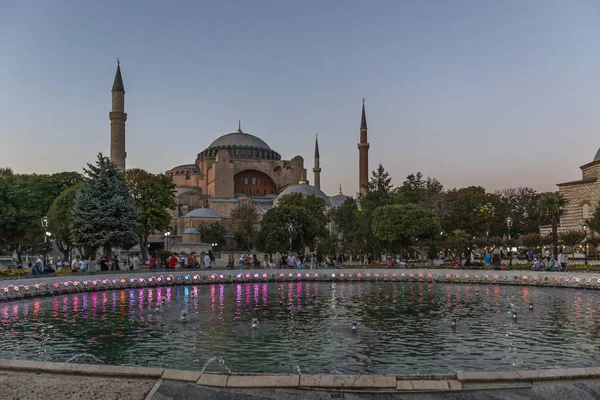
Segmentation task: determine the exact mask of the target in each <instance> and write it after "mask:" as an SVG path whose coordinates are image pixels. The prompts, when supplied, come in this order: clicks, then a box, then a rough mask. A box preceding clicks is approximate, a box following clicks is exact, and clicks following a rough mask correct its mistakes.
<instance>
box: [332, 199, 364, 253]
mask: <svg viewBox="0 0 600 400" xmlns="http://www.w3.org/2000/svg"><path fill="white" fill-rule="evenodd" d="M359 213H360V212H359V210H358V204H357V203H356V200H354V198H352V197H349V198H347V199H346V200H345V201H344V202H343V203H342V205H340V206H339V207H337V208H334V209H333V210H331V212H330V218H331V222H333V231H334V234H335V235H336V239H337V242H338V243H339V247H340V250H341V251H342V252H350V253H358V252H359V251H360V248H359V246H360V245H359V244H358V242H359V235H358V234H357V223H358V215H359Z"/></svg>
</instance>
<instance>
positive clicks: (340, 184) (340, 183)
mask: <svg viewBox="0 0 600 400" xmlns="http://www.w3.org/2000/svg"><path fill="white" fill-rule="evenodd" d="M340 194H342V184H341V183H340Z"/></svg>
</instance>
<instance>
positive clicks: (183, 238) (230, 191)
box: [109, 65, 369, 251]
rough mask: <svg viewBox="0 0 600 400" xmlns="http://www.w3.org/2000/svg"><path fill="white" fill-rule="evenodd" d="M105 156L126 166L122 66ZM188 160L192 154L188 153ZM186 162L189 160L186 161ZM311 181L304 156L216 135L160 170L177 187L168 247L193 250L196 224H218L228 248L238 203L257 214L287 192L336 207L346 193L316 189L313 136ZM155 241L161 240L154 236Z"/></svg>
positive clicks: (363, 136)
mask: <svg viewBox="0 0 600 400" xmlns="http://www.w3.org/2000/svg"><path fill="white" fill-rule="evenodd" d="M109 118H110V121H111V129H110V159H111V161H112V162H113V163H114V164H115V165H116V166H117V167H118V168H119V169H120V170H121V171H124V170H125V159H126V154H127V153H126V151H125V121H126V120H127V114H126V113H125V86H124V85H123V78H122V76H121V67H120V65H117V71H116V74H115V79H114V82H113V87H112V111H111V112H110V113H109ZM358 149H359V190H361V188H362V187H363V186H364V185H365V184H366V183H367V181H368V174H369V169H368V150H369V143H368V141H367V121H366V115H365V105H364V101H363V105H362V116H361V123H360V143H359V144H358ZM190 158H191V157H190ZM190 161H192V160H191V159H190ZM312 171H313V177H314V180H313V184H312V185H310V184H309V182H308V180H307V169H306V168H305V167H304V158H302V156H300V155H296V156H294V157H292V158H291V159H289V160H285V159H283V158H282V156H281V155H280V154H279V153H278V152H277V151H276V150H274V149H272V148H271V147H269V145H268V144H267V143H265V141H263V140H262V139H260V138H259V137H257V136H254V135H252V134H250V133H247V132H244V131H243V130H242V126H241V123H240V122H239V121H238V129H237V130H236V131H235V132H232V133H226V134H224V135H222V136H219V137H218V138H216V139H215V140H214V141H213V142H212V143H211V144H210V145H208V147H206V148H205V149H204V150H202V151H201V152H200V153H198V154H197V155H196V158H195V160H193V162H191V163H190V164H184V165H178V166H176V167H173V168H171V169H169V170H168V171H165V175H167V176H168V177H169V178H171V180H172V181H173V183H174V184H175V187H176V199H177V204H178V206H177V208H176V209H175V210H169V212H170V214H171V231H170V236H169V243H170V245H169V248H170V249H172V250H173V251H176V250H180V251H196V250H197V247H198V245H200V244H203V243H202V238H201V237H200V233H199V231H198V229H197V228H198V227H199V226H200V225H201V224H211V223H213V222H220V223H221V224H223V226H224V228H225V230H226V232H228V234H227V235H226V242H227V243H226V246H225V247H226V248H233V247H234V246H235V243H234V242H233V234H232V233H233V231H234V227H233V224H232V220H231V215H232V212H233V210H235V209H236V208H237V207H240V205H244V206H248V205H250V206H253V207H255V208H256V211H257V212H258V214H259V215H263V214H264V213H265V212H266V211H267V210H269V209H270V208H272V207H273V206H275V205H276V204H277V198H278V197H280V196H284V195H286V194H290V193H301V194H302V195H303V196H309V195H315V196H316V197H318V198H321V199H323V201H324V202H325V205H326V207H328V208H331V207H338V206H340V205H341V204H342V203H343V202H344V201H345V200H346V199H347V198H348V196H346V195H344V194H342V190H341V185H340V191H339V193H338V194H336V195H334V196H327V195H326V194H325V193H323V191H321V189H320V182H321V179H320V176H321V167H320V156H319V143H318V138H316V139H315V152H314V158H313V169H312ZM155 239H156V241H158V240H160V241H162V240H163V239H162V238H161V237H159V236H157V237H156V238H155Z"/></svg>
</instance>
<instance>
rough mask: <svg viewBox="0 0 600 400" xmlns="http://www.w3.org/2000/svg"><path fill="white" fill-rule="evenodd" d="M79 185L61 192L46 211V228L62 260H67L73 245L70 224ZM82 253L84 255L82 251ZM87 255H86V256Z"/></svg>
mask: <svg viewBox="0 0 600 400" xmlns="http://www.w3.org/2000/svg"><path fill="white" fill-rule="evenodd" d="M80 185H81V183H79V184H77V185H75V186H71V187H69V188H67V189H65V190H63V191H62V193H61V194H60V195H59V196H58V197H57V198H56V199H55V200H54V202H53V203H52V205H51V206H50V210H48V228H49V229H50V231H51V232H52V235H53V237H54V241H55V243H56V247H57V248H58V250H59V251H60V252H61V253H63V259H64V260H69V256H70V255H71V250H73V247H74V243H73V240H72V238H71V223H72V220H73V207H74V205H75V196H76V195H77V191H78V190H79V187H80ZM82 253H85V252H84V251H82ZM86 255H87V254H86Z"/></svg>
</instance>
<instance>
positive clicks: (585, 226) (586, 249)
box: [583, 223, 589, 265]
mask: <svg viewBox="0 0 600 400" xmlns="http://www.w3.org/2000/svg"><path fill="white" fill-rule="evenodd" d="M588 229H589V227H588V225H587V223H584V224H583V233H584V234H585V238H584V239H583V241H584V243H585V244H584V245H585V247H584V255H585V265H587V264H588V244H587V238H588Z"/></svg>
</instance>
